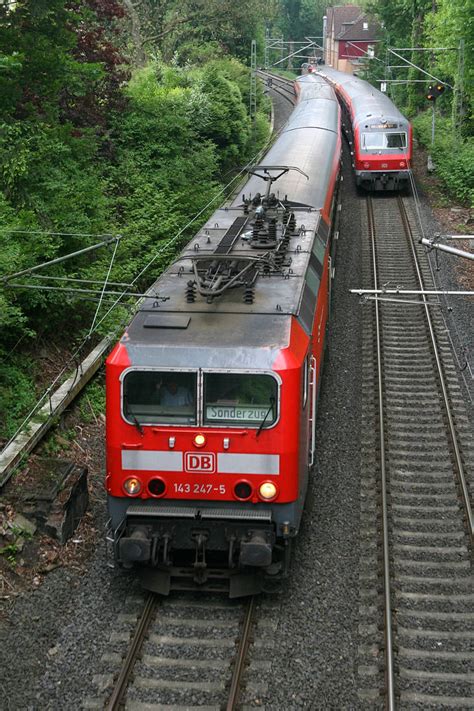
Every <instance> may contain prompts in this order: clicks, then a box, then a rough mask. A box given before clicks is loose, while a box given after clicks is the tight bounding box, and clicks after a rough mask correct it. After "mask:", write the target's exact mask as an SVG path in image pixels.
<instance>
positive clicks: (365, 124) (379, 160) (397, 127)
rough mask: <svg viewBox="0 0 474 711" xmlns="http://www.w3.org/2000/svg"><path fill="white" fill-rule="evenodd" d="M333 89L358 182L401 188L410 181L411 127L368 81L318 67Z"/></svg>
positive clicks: (378, 187) (365, 185)
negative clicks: (338, 102)
mask: <svg viewBox="0 0 474 711" xmlns="http://www.w3.org/2000/svg"><path fill="white" fill-rule="evenodd" d="M319 71H320V74H321V75H322V76H323V77H325V78H326V80H327V81H328V82H330V84H331V85H332V86H333V87H334V89H335V90H336V94H337V96H338V98H339V101H340V104H341V108H342V126H343V128H344V130H345V131H346V133H347V134H348V135H349V136H350V140H351V142H352V144H353V149H352V150H353V163H352V165H353V168H354V170H355V176H356V184H357V186H359V187H361V188H364V189H365V190H401V189H406V188H408V186H409V184H410V173H411V169H410V165H411V158H412V150H413V145H412V144H413V138H412V128H411V125H410V123H409V121H408V120H407V119H406V118H405V116H403V114H402V113H400V111H399V110H398V109H397V107H396V106H395V104H394V103H393V102H392V101H391V100H390V99H389V98H388V96H386V95H385V94H383V93H382V92H381V91H378V90H377V89H375V88H374V87H373V86H372V85H371V84H369V83H368V82H366V81H364V80H363V79H359V78H358V77H355V76H353V75H352V74H345V73H344V72H338V71H336V70H335V69H331V67H324V68H322V69H320V70H319Z"/></svg>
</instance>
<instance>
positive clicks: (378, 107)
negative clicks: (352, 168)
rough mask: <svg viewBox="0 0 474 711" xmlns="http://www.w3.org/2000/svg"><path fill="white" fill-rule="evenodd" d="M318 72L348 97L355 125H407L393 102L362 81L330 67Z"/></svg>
mask: <svg viewBox="0 0 474 711" xmlns="http://www.w3.org/2000/svg"><path fill="white" fill-rule="evenodd" d="M318 72H319V74H320V75H321V76H323V77H327V79H328V80H329V81H330V82H331V83H334V84H337V85H338V86H340V87H341V88H342V89H343V90H344V92H345V93H346V94H347V96H349V98H350V99H351V103H352V108H353V111H354V120H355V122H356V123H358V124H359V123H361V124H362V123H364V121H365V122H366V123H367V126H369V125H370V124H371V123H373V122H374V121H378V122H379V123H380V122H382V121H383V120H385V121H386V122H387V123H397V124H399V125H401V126H406V125H407V123H408V121H407V119H406V118H405V116H404V115H403V114H402V113H401V112H400V111H399V110H398V109H397V107H396V106H395V104H394V103H393V101H391V99H389V98H388V96H387V95H386V94H383V93H382V92H381V91H379V90H378V89H376V88H375V87H373V86H372V84H369V82H367V81H364V79H359V78H358V77H356V76H354V75H352V74H346V73H345V72H339V71H337V70H336V69H332V67H323V68H321V69H319V70H318Z"/></svg>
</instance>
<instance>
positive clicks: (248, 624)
mask: <svg viewBox="0 0 474 711" xmlns="http://www.w3.org/2000/svg"><path fill="white" fill-rule="evenodd" d="M254 611H255V598H254V597H253V596H252V597H251V598H249V601H248V604H247V609H246V611H245V618H244V624H243V628H242V634H241V636H240V641H239V648H238V650H237V657H236V660H235V666H234V671H233V674H232V680H231V683H230V690H229V698H228V701H227V706H226V711H234V709H235V708H236V707H237V702H238V700H239V691H240V681H241V678H242V672H243V669H244V664H245V659H246V656H247V650H248V648H249V643H250V631H251V629H252V621H253V615H254Z"/></svg>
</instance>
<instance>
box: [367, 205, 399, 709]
mask: <svg viewBox="0 0 474 711" xmlns="http://www.w3.org/2000/svg"><path fill="white" fill-rule="evenodd" d="M367 216H368V223H369V236H370V242H371V247H372V269H373V277H374V286H375V288H376V289H377V288H378V277H377V260H376V254H377V252H376V245H375V218H374V212H373V205H372V198H371V197H370V196H368V197H367ZM375 328H376V346H377V383H378V414H379V440H380V478H381V493H382V541H383V542H382V548H383V587H384V623H385V624H384V634H385V684H386V703H385V706H386V708H387V709H388V710H389V711H395V673H394V663H393V629H392V601H391V587H390V547H389V530H388V495H387V472H386V462H385V431H384V411H383V377H382V339H381V327H380V308H379V302H378V301H376V302H375Z"/></svg>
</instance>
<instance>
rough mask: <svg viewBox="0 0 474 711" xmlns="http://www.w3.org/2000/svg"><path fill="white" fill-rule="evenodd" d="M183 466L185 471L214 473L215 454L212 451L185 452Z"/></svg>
mask: <svg viewBox="0 0 474 711" xmlns="http://www.w3.org/2000/svg"><path fill="white" fill-rule="evenodd" d="M184 462H185V464H184V468H185V470H186V471H187V472H200V473H202V474H214V472H215V471H216V455H215V454H214V452H199V453H197V452H186V454H185V458H184Z"/></svg>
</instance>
